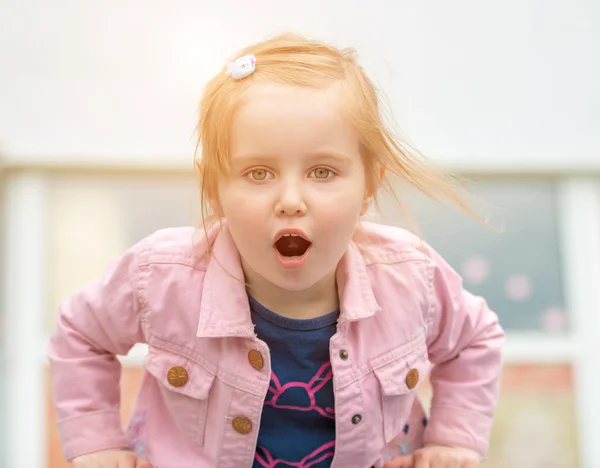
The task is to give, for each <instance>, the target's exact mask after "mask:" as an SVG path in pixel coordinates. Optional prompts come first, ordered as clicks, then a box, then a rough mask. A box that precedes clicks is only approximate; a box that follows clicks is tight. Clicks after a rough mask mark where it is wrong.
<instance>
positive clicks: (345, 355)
mask: <svg viewBox="0 0 600 468" xmlns="http://www.w3.org/2000/svg"><path fill="white" fill-rule="evenodd" d="M340 359H341V360H342V361H347V360H348V351H346V350H345V349H342V350H341V351H340Z"/></svg>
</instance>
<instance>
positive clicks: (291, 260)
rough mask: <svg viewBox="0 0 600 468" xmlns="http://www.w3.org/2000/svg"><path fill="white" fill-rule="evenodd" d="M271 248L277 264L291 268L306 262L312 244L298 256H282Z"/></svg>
mask: <svg viewBox="0 0 600 468" xmlns="http://www.w3.org/2000/svg"><path fill="white" fill-rule="evenodd" d="M273 249H274V250H275V258H277V261H278V262H279V265H280V266H281V267H282V268H286V269H289V270H291V269H294V268H301V267H303V266H304V265H305V264H306V262H307V261H308V256H309V255H310V251H311V250H312V245H311V246H310V247H309V248H308V249H307V250H306V252H304V254H303V255H301V256H300V257H284V256H283V255H281V254H280V253H279V250H277V249H276V248H275V247H273Z"/></svg>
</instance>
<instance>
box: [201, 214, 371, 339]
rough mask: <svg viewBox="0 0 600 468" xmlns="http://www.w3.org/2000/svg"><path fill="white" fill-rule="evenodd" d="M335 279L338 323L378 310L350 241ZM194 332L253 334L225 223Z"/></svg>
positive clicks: (205, 335)
mask: <svg viewBox="0 0 600 468" xmlns="http://www.w3.org/2000/svg"><path fill="white" fill-rule="evenodd" d="M336 280H337V285H338V295H339V298H340V318H339V320H338V323H339V324H341V323H343V322H346V321H354V320H360V319H364V318H367V317H371V316H373V315H374V314H375V313H376V312H377V311H379V309H380V308H379V305H378V304H377V301H376V299H375V295H374V294H373V290H372V288H371V283H370V281H369V276H368V273H367V267H366V265H365V262H364V259H363V256H362V254H361V253H360V251H359V250H358V248H357V247H356V245H355V244H354V243H353V242H351V243H350V244H349V245H348V249H347V250H346V252H345V254H344V256H343V257H342V259H341V260H340V263H339V264H338V269H337V272H336ZM197 336H198V337H199V338H221V337H244V338H254V337H255V333H254V324H253V323H252V320H251V315H250V306H249V303H248V295H247V293H246V286H245V283H244V273H243V270H242V266H241V261H240V256H239V252H238V250H237V247H236V246H235V243H234V241H233V238H232V237H231V234H230V232H229V229H228V228H227V225H226V224H225V223H223V225H222V227H221V228H220V230H219V232H218V233H217V235H216V238H215V241H214V243H213V248H212V253H211V256H210V259H209V261H208V265H207V269H206V275H205V278H204V284H203V290H202V304H201V306H200V319H199V322H198V331H197Z"/></svg>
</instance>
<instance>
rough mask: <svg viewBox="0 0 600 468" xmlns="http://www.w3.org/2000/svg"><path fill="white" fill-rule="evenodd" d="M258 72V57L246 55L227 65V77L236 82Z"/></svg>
mask: <svg viewBox="0 0 600 468" xmlns="http://www.w3.org/2000/svg"><path fill="white" fill-rule="evenodd" d="M254 70H256V57H255V56H254V55H244V56H243V57H240V58H239V59H237V60H236V61H235V62H230V63H229V65H227V75H229V76H230V77H232V78H233V79H234V80H239V79H240V78H246V77H247V76H248V75H251V74H252V73H254Z"/></svg>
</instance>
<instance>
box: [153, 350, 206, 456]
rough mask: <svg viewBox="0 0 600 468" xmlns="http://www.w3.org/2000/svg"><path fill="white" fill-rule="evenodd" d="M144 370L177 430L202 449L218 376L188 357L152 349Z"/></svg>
mask: <svg viewBox="0 0 600 468" xmlns="http://www.w3.org/2000/svg"><path fill="white" fill-rule="evenodd" d="M144 368H145V369H146V371H147V372H148V373H150V374H151V375H152V376H153V377H154V378H155V379H156V381H157V382H158V389H159V393H160V398H161V400H162V404H163V405H164V407H165V409H166V410H167V411H168V413H169V414H170V415H171V416H172V418H173V422H174V423H175V425H176V426H177V428H178V429H179V430H180V431H181V433H182V434H183V435H184V436H185V437H187V438H189V439H190V440H192V441H193V442H194V443H196V444H198V445H203V444H204V431H205V426H206V413H207V408H208V399H209V391H210V389H211V387H212V385H213V382H214V380H215V375H214V374H213V373H211V372H209V371H208V370H207V369H205V368H204V367H203V366H201V365H200V364H198V363H196V362H194V361H192V360H190V359H189V358H187V357H185V356H181V355H178V354H174V353H171V352H169V351H165V350H162V349H156V348H152V347H151V348H150V350H149V353H148V355H147V356H146V358H145V361H144Z"/></svg>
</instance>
